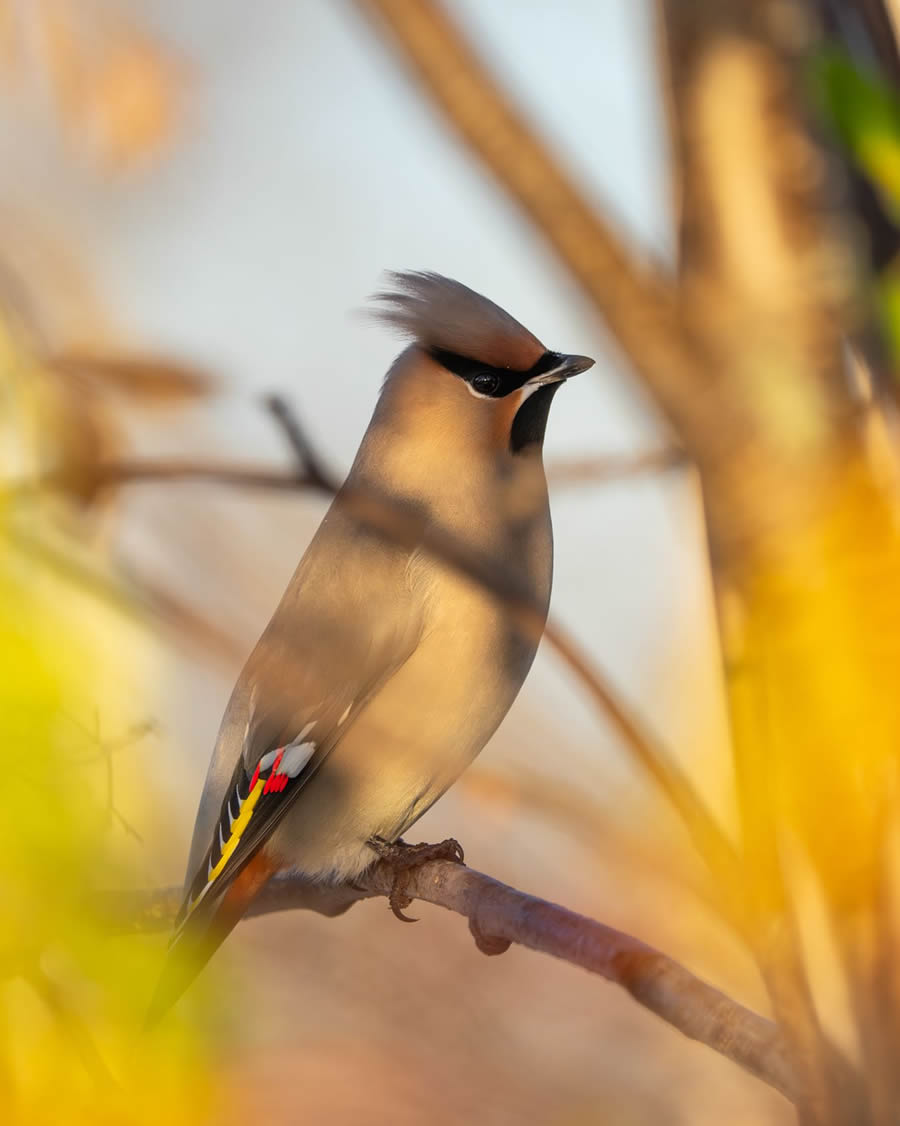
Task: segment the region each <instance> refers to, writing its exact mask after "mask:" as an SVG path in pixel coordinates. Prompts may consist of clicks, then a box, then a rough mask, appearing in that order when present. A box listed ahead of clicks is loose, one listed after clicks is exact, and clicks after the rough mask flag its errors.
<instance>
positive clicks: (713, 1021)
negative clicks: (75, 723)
mask: <svg viewBox="0 0 900 1126" xmlns="http://www.w3.org/2000/svg"><path fill="white" fill-rule="evenodd" d="M408 877H409V878H408V881H407V882H406V884H405V885H404V889H403V890H404V894H405V895H406V896H409V897H411V898H414V899H421V900H424V901H425V902H427V903H433V904H435V905H437V906H438V907H444V908H445V909H446V910H448V911H453V912H455V913H456V914H459V915H462V916H463V917H465V918H467V919H468V920H469V928H470V930H471V931H472V934H473V936H474V937H475V941H476V943H477V944H478V946H479V949H484V950H485V951H486V952H488V951H489V952H492V953H501V952H502V951H503V950H505V949H506V948H507V947H508V946H509V944H510V943H517V944H518V945H521V946H525V947H528V949H530V950H536V951H538V952H540V953H543V954H550V955H552V956H553V957H555V958H560V959H562V960H563V961H566V962H570V963H572V964H573V965H576V966H581V967H582V968H583V969H586V970H588V971H589V972H591V973H595V974H599V975H600V976H601V977H604V978H606V979H607V981H611V982H613V983H614V984H615V985H619V986H621V987H622V988H623V989H625V990H626V991H627V992H628V993H630V994H631V996H632V997H633V998H634V999H635V1000H636V1001H637V1002H638V1003H639V1004H640V1005H643V1006H644V1008H646V1009H649V1010H650V1012H652V1013H655V1014H656V1015H657V1016H658V1017H660V1018H661V1019H662V1020H664V1021H666V1023H667V1024H670V1025H672V1027H673V1028H676V1029H678V1031H679V1032H681V1033H683V1035H685V1036H687V1037H688V1038H689V1039H691V1040H697V1041H699V1042H700V1043H702V1044H706V1045H707V1046H708V1047H710V1048H712V1049H713V1050H714V1051H716V1052H719V1053H720V1054H721V1055H723V1056H725V1057H726V1058H728V1059H730V1060H731V1061H732V1062H733V1063H736V1064H738V1066H740V1067H742V1068H743V1069H744V1070H745V1071H748V1072H749V1073H750V1074H751V1075H755V1076H756V1077H757V1078H759V1079H761V1080H762V1081H763V1082H764V1083H768V1084H769V1086H771V1087H774V1088H775V1089H776V1090H778V1091H780V1092H781V1093H782V1094H783V1095H785V1096H786V1097H787V1098H792V1095H793V1086H794V1084H793V1077H792V1075H791V1071H790V1068H789V1066H788V1063H787V1059H786V1056H785V1053H784V1048H783V1044H782V1041H781V1036H780V1033H779V1032H778V1030H777V1028H776V1027H775V1025H774V1024H772V1023H771V1021H768V1020H766V1019H765V1018H764V1017H761V1016H759V1015H758V1014H757V1013H754V1012H752V1011H751V1010H749V1009H746V1008H744V1006H743V1005H740V1004H738V1003H737V1002H736V1001H733V1000H731V998H729V997H727V996H725V994H723V993H721V992H720V991H719V990H718V989H715V988H714V987H713V986H711V985H709V984H707V983H706V982H704V981H701V980H700V979H699V978H697V977H695V976H694V975H693V974H692V973H690V971H689V970H686V969H685V968H684V967H683V966H681V965H679V963H677V962H675V961H674V960H673V959H671V958H669V957H668V956H667V955H665V954H662V953H660V951H658V950H654V949H653V948H652V947H650V946H647V945H645V944H644V943H643V942H640V941H638V940H637V939H635V938H632V937H631V936H630V935H627V934H623V933H622V932H621V931H617V930H614V929H613V928H612V927H607V926H605V925H604V924H602V923H599V922H596V921H595V920H593V919H589V918H586V917H585V916H584V915H578V914H576V913H575V912H574V911H569V910H568V909H567V908H565V907H560V906H558V905H557V904H555V903H549V902H547V901H546V900H543V899H538V898H536V897H535V896H531V895H527V894H526V893H524V892H521V891H517V890H516V889H515V888H511V887H508V886H507V885H506V884H502V883H499V882H498V881H497V880H494V879H492V878H491V877H490V876H485V875H483V874H482V873H480V872H476V871H473V870H472V869H471V868H466V867H464V866H462V865H459V864H454V863H452V862H450V861H446V860H437V861H431V862H429V863H427V864H423V865H422V866H421V867H420V868H416V869H413V870H412V871H411V872H410V873H409V874H408ZM394 880H395V872H394V870H393V869H392V868H391V867H390V865H385V864H376V865H374V866H373V867H372V868H371V869H370V870H369V871H368V872H367V873H365V874H364V875H363V876H362V877H361V878H360V879H359V880H358V881H357V884H356V885H355V889H354V890H356V889H358V890H359V893H360V898H366V897H371V896H389V895H390V894H391V891H392V888H393V886H394ZM337 890H342V889H337ZM309 892H310V886H309V884H308V882H307V881H305V880H304V879H303V878H302V877H299V876H292V875H286V876H280V877H276V878H275V879H274V880H271V881H270V882H269V884H268V885H267V886H266V887H265V888H264V889H263V891H262V892H261V893H260V895H259V898H258V899H257V900H256V902H255V903H254V904H253V906H252V907H251V909H250V911H249V914H250V915H265V914H269V913H271V912H274V911H288V910H292V909H294V908H297V907H309V906H310V902H309ZM181 895H182V893H181V889H180V888H167V889H164V890H161V891H147V892H122V893H117V892H107V893H104V895H103V897H102V899H101V901H100V904H101V908H102V911H103V915H104V917H105V918H106V919H108V920H109V922H110V925H111V927H112V928H113V929H115V930H117V931H119V932H120V933H121V932H125V933H141V932H146V931H158V930H164V929H166V928H167V927H169V926H170V925H171V921H172V919H173V918H174V916H175V912H176V911H177V909H178V905H179V903H180V900H181Z"/></svg>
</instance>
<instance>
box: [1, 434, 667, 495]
mask: <svg viewBox="0 0 900 1126" xmlns="http://www.w3.org/2000/svg"><path fill="white" fill-rule="evenodd" d="M685 464H687V463H686V458H685V455H684V453H683V452H682V451H681V450H679V449H678V447H677V446H661V447H659V448H658V449H650V450H644V451H641V452H639V453H635V454H601V455H597V456H592V457H582V458H574V457H573V458H565V459H560V460H557V461H555V462H553V463H552V464H551V465H549V466H548V467H547V479H548V483H549V484H550V486H551V487H556V488H565V487H568V486H578V485H590V484H604V483H606V482H611V481H624V480H629V479H630V478H632V477H639V476H643V475H644V474H652V473H661V472H668V471H669V470H671V469H679V468H682V467H684V465H685ZM154 482H156V483H159V484H177V483H179V482H186V483H189V482H200V483H206V484H214V485H224V486H226V487H230V488H246V489H271V490H273V491H275V492H290V491H292V490H294V489H309V488H314V487H316V486H318V485H321V484H322V481H321V480H319V479H316V478H315V477H314V476H312V475H310V474H309V473H308V472H295V473H285V472H283V471H282V470H276V469H261V468H259V467H258V466H254V465H240V464H236V463H234V462H225V461H222V462H218V461H194V460H192V459H181V458H167V459H166V460H165V461H162V460H156V459H153V460H151V459H149V458H145V459H141V460H131V459H128V458H118V459H116V460H115V461H112V462H108V463H105V464H104V463H100V464H99V465H98V466H97V468H96V472H95V474H94V482H93V487H94V489H95V490H96V491H99V490H102V489H116V488H120V487H123V486H126V485H139V484H153V483H154ZM57 483H58V477H57V474H54V473H48V474H45V475H44V476H42V477H38V478H36V479H35V480H33V481H23V482H15V483H14V484H12V485H6V486H3V487H0V494H3V495H7V496H12V497H17V498H21V497H26V496H28V495H31V494H36V493H39V492H41V491H42V490H52V489H54V488H55V486H56V485H57ZM328 491H330V484H329V489H328Z"/></svg>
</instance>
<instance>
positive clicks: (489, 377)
mask: <svg viewBox="0 0 900 1126" xmlns="http://www.w3.org/2000/svg"><path fill="white" fill-rule="evenodd" d="M472 387H473V389H474V390H475V391H477V392H478V394H479V395H496V393H497V390H498V388H499V387H500V376H499V375H496V374H495V373H494V372H492V371H481V372H479V373H478V375H476V376H475V377H474V378H473V379H472Z"/></svg>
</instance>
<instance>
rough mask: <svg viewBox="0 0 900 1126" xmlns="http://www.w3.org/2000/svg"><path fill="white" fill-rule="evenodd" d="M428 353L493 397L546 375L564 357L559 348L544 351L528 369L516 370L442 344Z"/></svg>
mask: <svg viewBox="0 0 900 1126" xmlns="http://www.w3.org/2000/svg"><path fill="white" fill-rule="evenodd" d="M429 354H430V356H431V357H432V359H434V360H437V362H438V363H439V364H441V365H442V366H443V367H445V368H446V369H447V370H448V371H452V372H453V374H454V375H458V376H459V378H460V379H464V380H465V381H466V383H468V384H469V385H470V386H471V387H472V389H473V390H474V391H476V392H477V393H478V394H479V395H485V396H487V397H488V398H490V399H502V398H504V397H505V396H506V395H510V394H512V392H513V391H518V390H519V388H520V387H523V386H524V385H525V384H526V383H527V382H528V381H529V379H534V378H535V377H536V376H539V375H546V373H547V372H548V371H552V370H553V369H554V368H555V367H559V365H560V364H561V363H562V362H563V361H564V360H565V356H563V355H562V354H561V353H560V352H545V353H544V354H543V356H541V358H540V359H539V360H538V361H537V363H536V364H532V366H531V367H530V368H529V369H528V370H527V371H513V370H512V369H511V368H495V367H491V366H490V365H489V364H483V363H480V362H479V361H478V360H472V359H470V358H469V357H468V356H460V355H458V354H457V353H456V352H447V351H445V350H444V349H443V348H431V349H430V350H429Z"/></svg>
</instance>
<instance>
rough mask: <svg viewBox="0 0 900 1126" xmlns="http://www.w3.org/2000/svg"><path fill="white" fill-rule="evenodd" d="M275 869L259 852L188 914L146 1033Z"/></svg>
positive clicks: (172, 949)
mask: <svg viewBox="0 0 900 1126" xmlns="http://www.w3.org/2000/svg"><path fill="white" fill-rule="evenodd" d="M274 871H275V867H274V866H273V864H272V863H271V861H269V860H268V859H267V858H266V856H265V855H264V854H263V853H261V852H258V853H257V854H256V855H255V856H254V857H253V859H252V860H250V861H249V862H248V863H247V864H246V865H245V866H244V867H243V868H242V869H241V871H240V872H239V873H238V875H237V876H236V877H235V878H234V880H232V882H231V883H230V884H229V885H228V887H227V889H226V890H225V891H224V892H223V893H220V894H219V895H217V896H215V897H212V896H207V897H205V898H204V900H203V901H202V902H200V903H198V904H197V905H196V906H195V907H194V908H193V909H192V910H190V911H189V912H188V913H187V916H186V918H185V919H184V920H183V921H182V923H181V925H180V926H179V927H178V929H177V930H176V932H175V935H174V937H173V938H172V941H171V943H170V945H169V952H168V955H167V957H166V962H165V965H164V966H163V970H162V974H161V975H160V979H159V982H158V983H157V986H156V991H155V992H154V994H153V999H152V1001H151V1002H150V1008H149V1010H148V1013H147V1018H146V1020H145V1022H144V1027H145V1028H146V1029H149V1028H152V1027H153V1026H154V1025H155V1024H157V1023H158V1022H159V1021H160V1020H161V1018H162V1017H163V1016H165V1014H166V1013H167V1012H168V1010H169V1009H170V1008H171V1007H172V1006H173V1005H174V1004H175V1002H176V1001H177V1000H178V998H179V997H180V996H181V995H182V993H184V991H185V990H186V989H187V987H188V986H189V985H190V984H191V982H192V981H193V980H194V978H195V977H196V976H197V975H198V974H199V973H200V971H201V970H202V969H203V967H204V966H205V965H206V963H207V962H208V961H209V960H210V958H211V957H212V956H213V954H215V952H216V951H217V950H218V948H219V947H220V946H221V945H222V943H223V942H224V941H225V939H226V938H227V937H228V935H229V934H230V933H231V932H232V931H233V930H234V928H235V927H236V926H237V924H238V923H239V922H240V920H241V918H242V916H243V915H244V914H245V913H246V911H247V908H248V907H249V906H250V904H251V903H252V902H253V900H254V899H255V898H256V896H257V895H258V894H259V892H260V891H261V890H262V888H263V887H264V886H265V884H266V883H267V882H268V880H269V877H270V876H271V875H272V874H273V873H274Z"/></svg>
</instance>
